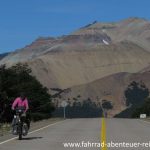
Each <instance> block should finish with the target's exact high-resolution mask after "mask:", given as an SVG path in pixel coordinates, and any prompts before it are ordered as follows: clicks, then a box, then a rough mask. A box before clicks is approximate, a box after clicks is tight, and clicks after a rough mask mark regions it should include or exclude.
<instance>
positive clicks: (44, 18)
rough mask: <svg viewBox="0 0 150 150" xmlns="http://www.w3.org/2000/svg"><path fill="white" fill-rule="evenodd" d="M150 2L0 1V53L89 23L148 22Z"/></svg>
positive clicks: (66, 32) (141, 0) (125, 0)
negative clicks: (142, 20) (130, 20)
mask: <svg viewBox="0 0 150 150" xmlns="http://www.w3.org/2000/svg"><path fill="white" fill-rule="evenodd" d="M149 7H150V0H0V53H4V52H9V51H13V50H16V49H19V48H22V47H24V46H25V45H28V44H30V43H31V42H32V41H34V40H35V39H37V38H38V37H41V36H42V37H48V36H54V37H57V36H61V35H67V34H69V33H71V32H73V31H75V30H77V29H78V28H80V27H82V26H85V25H87V24H89V23H92V22H93V21H95V20H96V21H99V22H114V21H120V20H123V19H126V18H129V17H141V18H145V19H148V20H150V9H149Z"/></svg>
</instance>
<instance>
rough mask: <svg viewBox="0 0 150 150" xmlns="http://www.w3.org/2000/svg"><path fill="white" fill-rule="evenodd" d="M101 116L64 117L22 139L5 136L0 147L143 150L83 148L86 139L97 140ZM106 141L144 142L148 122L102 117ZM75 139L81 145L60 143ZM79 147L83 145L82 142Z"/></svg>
mask: <svg viewBox="0 0 150 150" xmlns="http://www.w3.org/2000/svg"><path fill="white" fill-rule="evenodd" d="M102 122H103V121H102V119H100V118H96V119H95V118H94V119H91V118H89V119H67V120H65V121H60V122H58V123H55V124H52V125H49V126H46V127H44V128H41V129H39V130H36V131H34V132H32V133H30V134H29V135H28V136H27V137H25V138H24V139H23V140H22V141H19V140H18V139H9V140H7V141H6V140H5V141H3V143H2V141H1V142H0V150H85V149H90V150H100V149H101V150H117V149H119V150H128V149H129V150H134V149H135V150H147V149H150V147H149V148H146V147H135V148H125V147H122V148H121V147H120V148H117V147H115V148H113V147H111V148H110V147H104V148H100V147H99V145H94V146H96V147H89V148H87V147H86V146H87V145H86V144H88V143H86V142H90V144H91V143H99V142H101V141H102V138H103V137H102V135H101V133H102V132H103V131H102V130H104V128H102V126H103V123H102ZM104 125H105V128H106V132H105V131H104V134H106V135H105V136H106V141H107V143H110V142H111V141H112V142H116V143H119V142H120V143H122V142H126V143H132V142H140V143H148V142H149V140H150V123H148V122H144V121H140V120H131V119H105V124H104ZM74 142H78V143H80V144H81V145H82V144H83V143H84V147H76V148H75V147H74V148H71V147H69V148H65V147H64V145H63V143H74ZM82 146H83V145H82Z"/></svg>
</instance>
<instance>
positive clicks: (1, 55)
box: [0, 53, 9, 60]
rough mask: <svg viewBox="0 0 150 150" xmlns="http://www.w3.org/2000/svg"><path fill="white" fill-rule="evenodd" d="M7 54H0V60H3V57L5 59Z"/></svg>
mask: <svg viewBox="0 0 150 150" xmlns="http://www.w3.org/2000/svg"><path fill="white" fill-rule="evenodd" d="M8 54H9V53H2V54H0V60H1V59H3V58H4V57H6V56H7V55H8Z"/></svg>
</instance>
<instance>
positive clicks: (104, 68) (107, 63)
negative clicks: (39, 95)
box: [0, 18, 150, 114]
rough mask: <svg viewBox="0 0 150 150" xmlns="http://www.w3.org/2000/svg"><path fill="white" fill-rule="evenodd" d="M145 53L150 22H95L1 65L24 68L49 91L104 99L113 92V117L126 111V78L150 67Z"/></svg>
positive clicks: (20, 52) (149, 54) (43, 41)
mask: <svg viewBox="0 0 150 150" xmlns="http://www.w3.org/2000/svg"><path fill="white" fill-rule="evenodd" d="M149 47H150V22H149V21H147V20H145V19H141V18H129V19H126V20H123V21H120V22H116V23H101V22H93V23H91V24H89V25H87V26H85V27H82V28H80V29H79V30H77V31H75V32H73V33H71V34H70V35H66V36H61V37H57V38H53V37H47V38H44V37H40V38H38V39H37V40H35V41H34V42H33V43H31V44H30V45H27V46H26V47H24V48H22V49H19V50H16V51H14V52H12V53H11V54H9V55H8V56H6V57H4V58H3V59H2V60H1V61H0V64H6V65H7V66H11V65H13V64H15V63H18V62H22V63H28V64H29V66H30V67H31V68H32V70H33V75H35V76H36V77H37V78H38V79H39V81H40V82H41V83H42V84H43V85H45V86H47V87H48V88H49V89H50V88H60V89H66V88H71V87H73V88H72V91H73V92H74V93H76V94H77V93H78V90H80V88H81V89H82V90H81V92H80V94H81V95H83V97H95V96H99V97H102V96H105V97H106V95H105V94H104V92H105V91H106V93H107V92H108V93H110V92H112V93H113V95H109V94H108V95H107V98H109V99H111V100H112V102H113V103H115V107H114V112H113V113H114V114H115V113H116V112H119V111H121V110H123V109H124V108H125V105H124V99H123V94H122V92H123V90H124V86H125V85H126V84H127V83H128V82H125V83H124V80H127V81H128V80H129V81H130V79H128V78H126V76H129V75H130V74H132V73H137V72H139V71H141V70H143V69H145V68H147V67H148V66H149V65H150V59H149V58H150V48H149ZM122 72H126V73H122ZM120 73H121V74H120ZM133 77H135V76H133ZM79 85H83V87H84V88H83V87H82V86H79ZM95 89H96V90H95ZM112 90H113V91H112ZM102 93H103V94H102ZM71 95H72V96H75V94H73V93H71ZM66 96H67V95H66ZM64 97H65V96H64Z"/></svg>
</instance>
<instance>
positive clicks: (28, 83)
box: [0, 63, 54, 122]
mask: <svg viewBox="0 0 150 150" xmlns="http://www.w3.org/2000/svg"><path fill="white" fill-rule="evenodd" d="M31 73H32V70H31V69H30V68H29V66H28V65H27V64H20V63H19V64H16V65H15V66H12V67H10V68H7V67H6V66H5V65H2V66H0V118H1V122H11V120H12V111H11V104H12V102H13V100H14V99H15V98H16V97H18V96H19V95H20V93H21V92H24V93H25V94H26V96H27V98H28V100H29V107H30V111H29V114H30V117H31V118H32V119H33V120H34V121H37V120H41V119H46V118H49V117H51V112H52V111H53V110H54V107H53V106H52V104H51V95H50V94H49V93H48V89H47V88H46V87H44V86H43V85H42V84H41V83H40V82H39V81H38V80H37V79H36V78H35V77H34V76H32V75H31ZM29 114H28V115H29Z"/></svg>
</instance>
